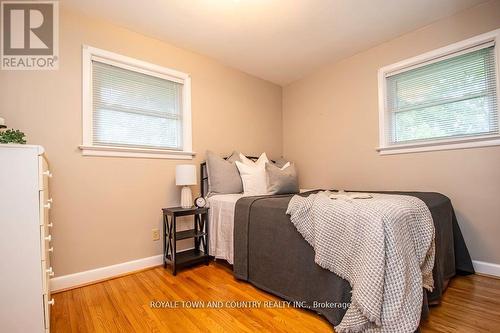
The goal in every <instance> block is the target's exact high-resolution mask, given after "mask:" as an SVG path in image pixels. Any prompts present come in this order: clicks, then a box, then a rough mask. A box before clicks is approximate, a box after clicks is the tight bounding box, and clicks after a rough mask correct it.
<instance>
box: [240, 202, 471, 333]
mask: <svg viewBox="0 0 500 333" xmlns="http://www.w3.org/2000/svg"><path fill="white" fill-rule="evenodd" d="M310 193H313V192H309V193H303V194H301V195H308V194H310ZM379 193H388V194H391V193H392V194H403V195H411V196H415V197H417V198H419V199H421V200H422V201H423V202H424V203H425V204H426V205H427V207H428V208H429V210H430V212H431V214H432V218H433V221H434V226H435V231H436V234H435V237H436V258H435V264H434V269H433V276H434V284H435V288H434V290H433V292H432V293H428V292H425V291H424V303H423V304H422V310H423V311H422V316H426V315H427V313H428V304H429V303H436V302H439V300H440V298H441V296H442V294H443V292H444V289H445V283H446V281H447V280H449V279H450V278H451V277H453V276H455V275H456V274H472V273H474V268H473V266H472V261H471V258H470V256H469V252H468V250H467V246H466V245H465V242H464V239H463V237H462V233H461V231H460V228H459V226H458V223H457V219H456V217H455V213H454V211H453V207H452V205H451V201H450V200H449V199H448V198H447V197H446V196H444V195H442V194H439V193H433V192H379ZM292 196H293V195H274V196H258V197H244V198H241V199H240V200H238V201H237V203H236V210H235V217H234V266H233V269H234V275H235V277H236V278H238V279H241V280H245V281H248V282H250V283H252V284H253V285H255V286H256V287H259V288H261V289H263V290H265V291H268V292H270V293H272V294H275V295H277V296H279V297H281V298H283V299H286V300H288V301H298V302H305V304H306V306H307V307H309V308H311V310H314V311H316V312H318V313H320V314H322V315H323V316H325V317H326V319H327V320H328V321H329V322H331V323H332V324H333V325H338V324H339V323H340V321H341V320H342V317H343V316H344V313H345V312H346V310H347V308H346V307H345V306H343V305H345V304H347V303H349V302H350V298H351V287H350V286H349V283H348V282H347V281H345V280H343V279H342V278H340V277H339V276H337V275H336V274H334V273H332V272H330V271H328V270H325V269H323V268H321V267H320V266H318V265H317V264H316V263H315V262H314V252H313V249H312V247H311V246H310V245H309V244H308V243H307V242H306V241H305V240H304V239H303V238H302V236H301V235H300V234H299V232H298V231H297V230H296V229H295V227H294V225H293V224H292V223H291V222H290V218H289V216H287V215H286V214H285V212H286V209H287V207H288V202H289V201H290V199H291V197H292ZM315 302H317V303H315ZM314 304H318V306H316V307H314ZM332 305H333V306H332Z"/></svg>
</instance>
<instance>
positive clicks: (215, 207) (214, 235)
mask: <svg viewBox="0 0 500 333" xmlns="http://www.w3.org/2000/svg"><path fill="white" fill-rule="evenodd" d="M243 196H244V195H243V194H217V195H213V196H211V197H209V198H208V207H210V209H209V210H208V249H209V253H210V255H211V256H214V257H215V258H216V259H224V260H227V262H229V263H230V264H231V265H232V264H233V260H234V251H233V250H234V248H233V230H234V211H235V207H236V201H238V199H240V198H242V197H243Z"/></svg>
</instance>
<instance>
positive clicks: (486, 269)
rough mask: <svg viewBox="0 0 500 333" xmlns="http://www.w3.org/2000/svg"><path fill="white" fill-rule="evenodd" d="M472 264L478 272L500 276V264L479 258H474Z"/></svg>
mask: <svg viewBox="0 0 500 333" xmlns="http://www.w3.org/2000/svg"><path fill="white" fill-rule="evenodd" d="M472 264H473V265H474V270H475V271H476V273H480V274H486V275H492V276H498V277H500V265H497V264H492V263H489V262H484V261H479V260H472Z"/></svg>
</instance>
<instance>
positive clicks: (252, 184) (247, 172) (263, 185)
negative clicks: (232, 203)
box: [235, 155, 267, 195]
mask: <svg viewBox="0 0 500 333" xmlns="http://www.w3.org/2000/svg"><path fill="white" fill-rule="evenodd" d="M261 157H262V155H261ZM266 159H267V157H266ZM250 162H252V161H250ZM235 163H236V167H237V168H238V171H239V172H240V176H241V181H242V183H243V193H244V194H245V195H265V194H267V179H266V163H265V162H264V163H262V164H257V163H253V162H252V163H253V165H251V164H250V165H247V164H245V163H244V162H240V161H236V162H235Z"/></svg>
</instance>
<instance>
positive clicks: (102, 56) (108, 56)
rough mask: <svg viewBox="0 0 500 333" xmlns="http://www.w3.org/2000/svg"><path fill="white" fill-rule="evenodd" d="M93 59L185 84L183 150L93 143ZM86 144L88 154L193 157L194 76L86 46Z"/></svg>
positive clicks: (83, 112) (84, 121) (83, 59)
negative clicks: (192, 78)
mask: <svg viewBox="0 0 500 333" xmlns="http://www.w3.org/2000/svg"><path fill="white" fill-rule="evenodd" d="M92 60H98V61H100V62H104V63H107V64H110V65H115V66H119V67H121V68H125V69H130V70H133V71H135V72H140V73H143V74H147V75H151V76H156V77H159V78H162V79H166V80H170V81H174V82H179V83H182V84H183V89H182V125H183V129H182V143H183V144H182V148H183V150H181V151H179V150H167V149H146V148H132V147H112V146H100V145H94V144H93V142H92V137H93V136H92V114H93V112H92ZM82 78H83V80H82V123H83V135H82V139H83V140H82V141H83V143H82V145H80V146H79V148H80V149H81V151H82V155H84V156H113V157H139V158H164V159H192V158H193V156H194V155H195V153H194V152H193V151H192V149H193V141H192V140H193V139H192V127H191V126H192V125H191V77H190V76H189V74H186V73H182V72H179V71H176V70H173V69H169V68H165V67H161V66H158V65H154V64H151V63H148V62H145V61H142V60H138V59H134V58H130V57H126V56H123V55H120V54H116V53H113V52H109V51H105V50H101V49H98V48H95V47H91V46H88V45H83V48H82Z"/></svg>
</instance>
